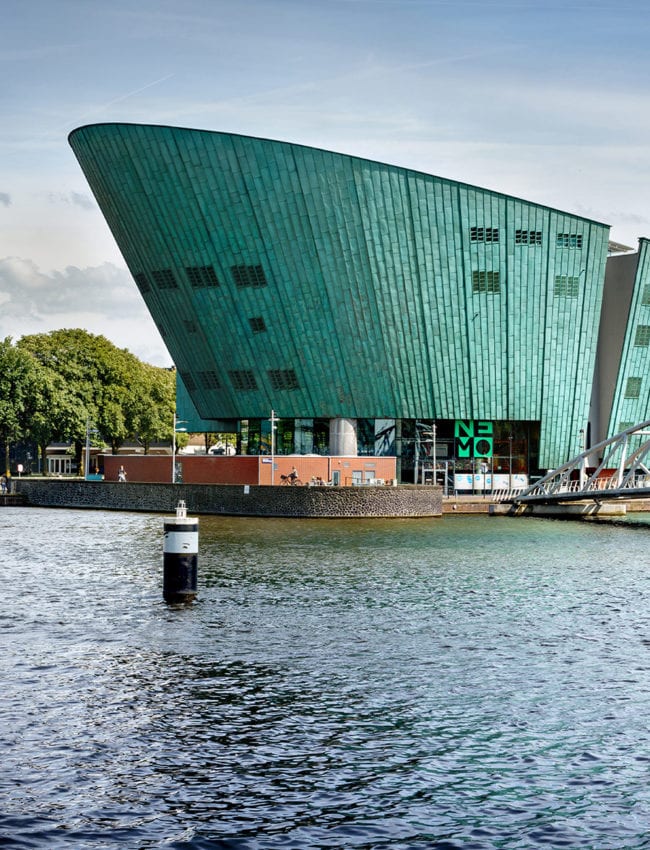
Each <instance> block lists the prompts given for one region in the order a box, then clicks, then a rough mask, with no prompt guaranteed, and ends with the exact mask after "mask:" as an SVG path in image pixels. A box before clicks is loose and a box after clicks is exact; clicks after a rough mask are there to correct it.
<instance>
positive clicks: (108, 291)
mask: <svg viewBox="0 0 650 850" xmlns="http://www.w3.org/2000/svg"><path fill="white" fill-rule="evenodd" d="M0 305H1V306H2V309H1V310H0V338H3V337H5V336H12V337H14V338H17V337H19V336H24V335H26V334H30V333H47V332H48V331H51V330H57V329H59V328H70V327H83V328H87V329H88V330H90V331H91V332H92V333H99V334H103V335H104V336H106V337H107V338H108V339H110V340H111V341H112V342H114V343H115V344H116V345H119V346H120V347H121V348H128V349H129V350H130V351H132V352H133V353H134V354H136V355H137V356H138V357H140V358H141V359H143V360H147V361H148V362H153V363H157V364H158V365H169V362H170V358H169V356H168V355H167V354H166V351H165V348H164V345H163V344H162V341H161V340H159V338H158V339H157V337H158V334H157V331H156V328H155V325H154V324H153V321H152V319H151V317H150V316H149V313H148V311H147V309H146V307H145V305H144V303H143V301H142V299H141V297H140V295H139V293H138V291H137V288H136V286H135V284H134V282H133V280H132V279H131V275H130V274H129V272H128V271H127V270H126V269H120V268H118V267H117V266H115V265H113V264H112V263H103V264H102V265H100V266H94V267H88V268H83V269H82V268H77V267H76V266H68V267H67V268H66V269H64V270H63V271H54V272H51V273H45V272H42V271H41V270H40V268H39V267H38V266H37V265H36V263H34V262H33V261H32V260H29V259H24V258H20V257H4V258H3V259H0Z"/></svg>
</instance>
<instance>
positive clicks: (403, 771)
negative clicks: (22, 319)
mask: <svg viewBox="0 0 650 850" xmlns="http://www.w3.org/2000/svg"><path fill="white" fill-rule="evenodd" d="M0 519H1V520H2V528H3V539H4V547H3V549H4V552H5V557H4V558H3V562H2V568H1V569H2V587H3V589H4V594H3V596H2V600H1V601H0V635H1V636H2V642H3V652H2V656H1V660H0V665H1V672H2V681H3V683H5V686H4V688H3V690H4V695H3V696H4V698H3V700H2V703H1V705H2V708H1V709H0V712H1V713H0V736H1V739H2V744H3V750H2V752H3V771H2V775H1V776H2V778H1V779H0V799H1V801H2V805H0V837H1V838H0V843H1V844H2V846H7V847H40V846H43V847H71V848H86V847H88V848H95V847H97V848H100V847H101V848H114V847H115V848H117V847H128V848H132V847H133V848H150V847H172V848H213V847H214V848H217V847H223V848H258V847H259V848H285V847H287V848H313V847H319V848H320V847H323V848H326V847H332V848H341V847H344V848H345V847H351V848H383V847H390V848H415V850H419V848H431V847H435V848H463V850H466V849H467V848H472V849H473V848H476V850H483V848H526V850H528V848H531V847H535V846H538V845H539V846H546V847H569V848H598V850H606V849H607V848H616V850H621V848H636V847H639V848H640V847H647V846H648V842H647V824H648V822H649V819H650V792H649V790H648V788H649V787H650V786H649V782H648V779H649V768H650V747H649V746H648V744H649V737H650V735H649V732H648V728H647V727H648V723H647V717H648V715H649V714H650V613H649V611H650V607H649V605H648V602H649V599H648V596H649V589H650V588H649V583H648V561H649V559H650V555H648V545H647V544H648V537H647V534H648V533H649V532H648V529H646V528H637V529H628V528H625V527H618V526H606V525H594V524H579V523H564V522H551V521H543V520H512V519H505V518H499V519H497V518H488V517H445V518H444V519H443V520H425V521H419V520H405V521H400V520H397V521H389V522H383V521H345V522H332V521H319V522H310V521H304V520H301V521H290V520H248V519H228V518H207V517H205V518H202V519H201V546H200V562H199V573H200V584H199V597H200V599H199V602H198V603H197V604H195V605H194V606H192V607H189V608H170V607H168V606H166V605H165V604H164V603H163V602H162V596H161V585H162V578H161V572H162V566H161V561H162V555H161V553H162V518H161V517H155V516H150V515H129V514H117V513H102V512H80V511H47V510H37V509H20V508H16V509H6V510H4V511H2V513H1V514H0ZM637 519H638V518H637Z"/></svg>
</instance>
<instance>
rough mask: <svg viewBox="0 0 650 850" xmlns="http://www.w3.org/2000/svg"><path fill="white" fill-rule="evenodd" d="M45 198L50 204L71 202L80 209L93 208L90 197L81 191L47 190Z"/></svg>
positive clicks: (93, 204)
mask: <svg viewBox="0 0 650 850" xmlns="http://www.w3.org/2000/svg"><path fill="white" fill-rule="evenodd" d="M47 198H48V200H49V202H50V203H51V204H71V205H72V206H75V207H81V209H82V210H94V209H95V203H94V202H93V200H92V198H91V197H90V196H89V195H86V194H84V193H83V192H49V193H48V196H47Z"/></svg>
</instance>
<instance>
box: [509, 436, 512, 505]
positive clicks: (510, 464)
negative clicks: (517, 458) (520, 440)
mask: <svg viewBox="0 0 650 850" xmlns="http://www.w3.org/2000/svg"><path fill="white" fill-rule="evenodd" d="M508 440H509V442H510V457H509V459H508V490H509V491H511V490H512V431H511V432H510V436H509V437H508Z"/></svg>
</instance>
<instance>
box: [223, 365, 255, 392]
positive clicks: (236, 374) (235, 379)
mask: <svg viewBox="0 0 650 850" xmlns="http://www.w3.org/2000/svg"><path fill="white" fill-rule="evenodd" d="M228 375H229V376H230V381H231V383H232V385H233V387H234V388H235V389H236V390H256V389H257V381H256V380H255V375H254V374H253V373H252V372H251V371H249V370H248V369H235V370H232V371H230V372H228Z"/></svg>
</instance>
